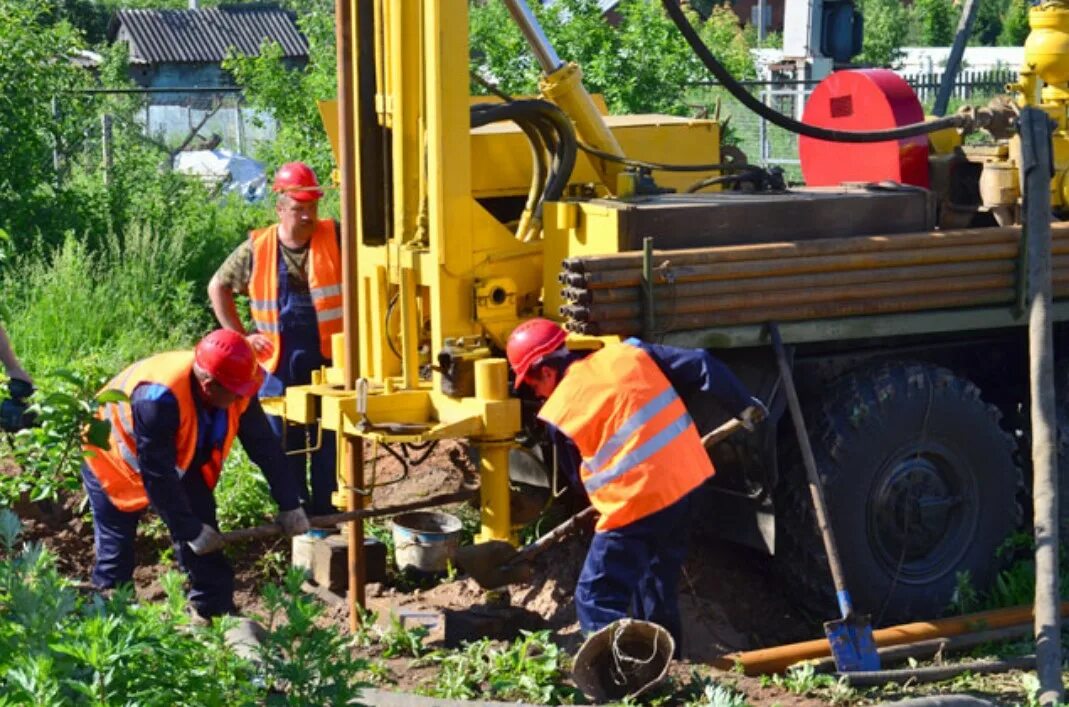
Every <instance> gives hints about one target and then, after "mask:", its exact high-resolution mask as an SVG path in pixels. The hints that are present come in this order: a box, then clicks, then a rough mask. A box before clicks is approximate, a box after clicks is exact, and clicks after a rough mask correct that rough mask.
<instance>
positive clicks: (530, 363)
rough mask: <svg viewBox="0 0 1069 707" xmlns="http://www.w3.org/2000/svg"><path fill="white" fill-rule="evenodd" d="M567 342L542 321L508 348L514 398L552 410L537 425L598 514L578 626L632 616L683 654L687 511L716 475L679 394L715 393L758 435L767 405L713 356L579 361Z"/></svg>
mask: <svg viewBox="0 0 1069 707" xmlns="http://www.w3.org/2000/svg"><path fill="white" fill-rule="evenodd" d="M565 336H566V334H565V332H564V330H563V329H562V328H561V327H560V326H559V325H557V324H556V323H554V322H552V321H549V320H547V319H532V320H529V321H526V322H524V323H523V324H521V325H520V326H519V327H517V328H516V329H515V330H514V331H513V332H512V334H511V335H510V336H509V340H508V345H507V347H506V348H507V355H508V360H509V364H510V365H511V367H512V369H513V371H515V373H516V388H517V389H518V388H520V387H521V386H523V385H527V386H529V387H530V389H531V390H532V391H533V392H534V394H535V396H536V397H538V398H540V399H543V400H544V401H545V403H544V404H543V405H542V408H541V409H540V410H539V413H538V417H539V419H540V420H541V421H542V422H544V423H545V424H546V427H547V431H548V433H549V439H550V441H551V442H552V443H553V445H554V447H555V448H556V452H557V460H558V464H559V465H560V468H561V470H562V471H564V472H565V473H566V474H567V475H568V476H569V478H570V479H571V480H572V483H573V484H574V485H575V486H577V487H578V488H579V489H580V490H581V491H582V492H585V493H586V495H587V496H588V497H589V499H590V503H591V504H592V505H593V506H594V508H595V509H597V511H598V513H599V514H600V518H599V520H598V523H597V527H596V532H595V533H594V538H593V541H592V542H591V545H590V549H589V551H588V552H587V556H586V560H585V562H584V563H583V569H582V572H581V573H580V575H579V582H578V584H577V586H576V589H575V605H576V613H577V614H578V616H579V624H580V627H581V628H582V630H583V631H584V632H588V633H589V632H593V631H597V630H598V629H601V628H603V627H605V626H607V625H609V624H610V623H612V622H613V621H615V620H617V619H621V618H624V617H626V616H627V615H628V613H629V611H630V612H633V615H634V617H635V618H639V619H644V620H647V621H652V622H654V623H657V624H660V625H661V626H664V627H665V628H666V629H668V631H669V632H670V633H671V634H672V636H673V637H674V638H675V639H676V646H677V647H678V646H681V645H682V643H681V622H680V618H679V606H678V600H677V597H676V595H677V585H678V581H679V574H680V569H681V567H682V563H683V560H684V559H685V557H686V540H687V535H688V533H689V529H690V528H689V525H688V522H687V520H688V519H687V516H688V513H687V511H688V507H689V505H690V499H691V496H692V492H693V491H694V490H695V489H697V488H698V487H699V486H700V485H701V484H702V483H703V482H704V481H705V480H706V479H708V478H710V477H711V476H712V475H713V474H714V470H713V465H712V462H711V461H710V460H709V455H708V454H707V453H706V451H705V448H704V447H703V446H702V443H701V438H700V437H699V435H698V431H697V429H696V428H695V426H694V423H693V422H692V421H691V418H690V415H689V414H688V412H687V409H686V407H685V406H684V403H683V400H682V399H681V398H680V394H681V393H683V392H686V394H687V395H688V397H689V396H693V395H703V394H708V395H709V396H711V397H712V398H713V399H715V400H716V401H717V402H719V403H721V404H722V405H723V406H724V407H725V408H726V409H727V410H728V411H729V412H731V413H732V414H733V415H735V416H736V417H738V418H739V419H740V420H742V421H743V423H744V424H746V425H747V426H751V427H752V423H753V422H754V421H756V420H757V419H760V415H761V413H762V412H763V411H764V406H763V404H762V403H761V402H760V401H758V400H757V399H756V398H754V397H752V396H751V395H750V393H749V391H748V390H747V389H746V387H745V386H744V385H743V384H742V382H741V381H740V380H739V379H738V378H737V377H736V376H735V374H734V373H732V372H731V370H730V369H729V368H728V367H727V366H726V365H724V364H723V363H722V362H721V361H719V360H717V359H716V358H714V357H713V356H712V355H710V354H709V353H708V352H706V351H702V350H698V349H680V348H674V347H669V346H658V345H654V344H646V343H643V342H641V341H638V340H637V339H628V340H627V341H625V342H623V343H620V344H615V345H609V346H606V347H604V348H602V349H599V350H597V351H595V352H593V353H591V352H590V351H569V350H568V349H567V348H566V347H565V345H564V341H565Z"/></svg>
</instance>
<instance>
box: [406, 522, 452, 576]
mask: <svg viewBox="0 0 1069 707" xmlns="http://www.w3.org/2000/svg"><path fill="white" fill-rule="evenodd" d="M391 527H392V530H393V543H394V555H395V557H396V559H397V567H398V569H400V570H406V569H414V570H417V571H419V572H445V571H446V563H447V561H448V560H450V559H451V558H452V557H453V554H454V553H455V552H456V550H457V547H459V546H460V528H461V523H460V519H459V518H457V517H456V516H451V515H449V514H448V513H442V512H440V511H413V512H412V513H403V514H401V515H399V516H394V518H393V522H392V523H391Z"/></svg>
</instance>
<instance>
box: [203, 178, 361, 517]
mask: <svg viewBox="0 0 1069 707" xmlns="http://www.w3.org/2000/svg"><path fill="white" fill-rule="evenodd" d="M273 190H274V192H275V193H276V194H277V195H278V196H277V197H276V203H275V213H276V214H277V215H278V223H276V224H274V225H272V226H268V227H267V228H262V229H259V230H256V231H252V232H251V233H249V237H248V238H246V239H245V240H244V241H242V243H241V245H239V246H238V247H237V248H236V249H235V250H234V252H233V253H231V254H230V256H229V257H228V258H227V259H226V261H225V262H224V263H223V264H222V266H220V268H219V270H218V271H216V273H215V275H213V276H212V279H211V282H209V283H208V297H209V298H210V299H211V302H212V309H213V310H214V311H215V316H216V318H217V319H218V320H219V323H220V324H221V325H222V326H224V327H226V328H227V329H233V330H234V331H238V332H241V333H243V334H245V333H246V331H245V327H244V326H243V325H242V323H241V319H240V318H239V317H238V312H237V307H236V306H235V304H234V295H235V294H244V295H248V296H249V305H250V308H251V315H252V321H253V328H252V329H251V330H250V331H249V332H248V340H249V343H250V344H251V345H252V347H253V349H254V350H255V351H256V356H257V358H259V360H260V364H261V365H262V366H263V367H264V368H265V369H266V370H267V376H266V378H265V379H264V383H263V386H262V387H261V389H260V397H273V396H278V395H282V392H283V390H284V389H285V388H286V387H287V386H291V385H305V384H307V383H310V382H311V380H312V371H314V370H317V369H318V368H319V367H320V366H324V365H330V356H331V352H330V339H331V336H332V335H333V334H336V333H339V332H341V330H342V288H341V285H342V281H341V271H342V265H341V248H340V243H339V240H338V238H339V236H338V227H337V223H336V222H335V221H333V220H331V219H320V218H319V213H318V203H319V199H320V198H321V197H322V196H323V191H322V190H321V189H320V187H319V181H318V180H317V179H316V175H315V172H313V171H312V168H311V167H309V166H308V165H306V164H304V163H303V162H290V163H288V164H284V165H282V166H281V167H279V168H278V171H277V172H276V173H275V181H274V186H273ZM269 420H270V422H271V427H272V429H273V430H274V431H275V436H276V438H277V440H278V443H279V445H282V444H283V440H285V444H286V445H287V446H288V447H289V448H290V449H291V450H296V449H305V448H308V447H310V446H312V445H310V444H308V443H307V442H306V439H305V435H303V434H296V433H295V432H294V431H293V430H292V429H291V430H289V431H288V434H287V431H286V426H285V421H284V420H282V419H280V418H278V417H276V416H274V415H271V416H269ZM309 432H310V435H311V437H310V439H316V437H317V434H316V430H314V429H312V430H309ZM322 440H323V442H322V445H321V446H320V448H319V449H318V450H317V451H315V452H313V453H312V454H311V455H310V456H311V477H312V483H311V492H309V490H308V484H307V480H306V477H307V472H306V469H305V466H306V461H307V460H306V457H305V455H303V454H297V455H291V456H288V457H287V459H288V463H289V465H290V472H291V473H292V474H293V476H294V478H295V479H296V480H297V482H298V488H299V489H300V492H301V500H302V502H303V503H304V504H305V506H306V508H308V510H309V512H310V513H312V514H313V515H322V514H326V513H332V512H334V510H335V509H334V506H333V504H332V503H331V494H332V493H333V492H334V491H335V490H336V489H337V479H336V474H335V468H334V466H335V459H336V456H337V453H336V441H335V437H334V433H333V432H328V431H324V432H323V436H322Z"/></svg>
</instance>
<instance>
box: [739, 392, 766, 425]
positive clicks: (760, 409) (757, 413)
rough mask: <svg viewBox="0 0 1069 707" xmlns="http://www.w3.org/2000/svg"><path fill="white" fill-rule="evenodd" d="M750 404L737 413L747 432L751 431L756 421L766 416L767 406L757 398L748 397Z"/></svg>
mask: <svg viewBox="0 0 1069 707" xmlns="http://www.w3.org/2000/svg"><path fill="white" fill-rule="evenodd" d="M750 403H751V404H750V406H749V407H747V408H746V409H745V410H743V411H742V412H740V413H739V417H738V420H739V422H741V423H742V426H743V427H745V428H746V431H747V432H753V431H754V427H756V425H757V423H759V422H761V421H763V420H764V419H765V418H767V417H768V408H767V407H765V404H764V403H763V402H761V401H760V400H758V399H757V398H750Z"/></svg>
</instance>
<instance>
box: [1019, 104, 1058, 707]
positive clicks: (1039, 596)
mask: <svg viewBox="0 0 1069 707" xmlns="http://www.w3.org/2000/svg"><path fill="white" fill-rule="evenodd" d="M1020 133H1021V164H1020V165H1019V169H1020V172H1021V192H1022V194H1023V195H1024V227H1025V231H1026V234H1027V235H1026V242H1027V245H1028V290H1029V307H1028V309H1029V312H1028V349H1029V358H1030V362H1029V363H1030V370H1031V376H1030V387H1029V393H1030V395H1031V399H1032V414H1031V417H1032V473H1033V482H1032V483H1033V489H1032V502H1033V508H1034V513H1033V526H1034V527H1035V542H1036V617H1035V635H1036V674H1037V675H1038V676H1039V685H1040V688H1039V689H1040V692H1039V703H1040V704H1042V705H1052V704H1056V703H1058V704H1060V703H1061V701H1062V695H1063V687H1062V670H1061V668H1062V648H1061V615H1060V614H1059V611H1058V599H1059V593H1058V583H1059V582H1058V466H1057V465H1058V460H1057V456H1056V452H1055V450H1056V448H1057V447H1056V445H1057V432H1056V430H1057V424H1058V423H1057V413H1056V409H1055V395H1054V340H1053V328H1052V324H1051V307H1052V302H1051V274H1050V267H1051V265H1050V250H1051V232H1050V219H1051V216H1050V179H1051V144H1050V119H1049V118H1048V117H1047V114H1046V113H1044V112H1043V111H1041V110H1038V109H1036V108H1025V109H1024V110H1022V111H1021V116H1020Z"/></svg>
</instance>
